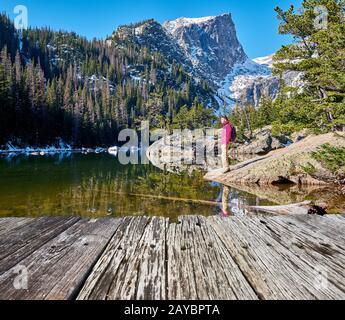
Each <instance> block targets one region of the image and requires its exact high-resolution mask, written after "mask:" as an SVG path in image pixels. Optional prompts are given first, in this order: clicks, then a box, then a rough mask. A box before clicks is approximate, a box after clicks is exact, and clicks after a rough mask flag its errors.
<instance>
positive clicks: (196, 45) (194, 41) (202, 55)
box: [163, 13, 248, 82]
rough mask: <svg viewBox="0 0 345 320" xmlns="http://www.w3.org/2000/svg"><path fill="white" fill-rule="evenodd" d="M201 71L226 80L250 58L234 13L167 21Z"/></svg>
mask: <svg viewBox="0 0 345 320" xmlns="http://www.w3.org/2000/svg"><path fill="white" fill-rule="evenodd" d="M163 27H164V29H165V30H166V31H167V33H168V34H169V35H170V36H171V37H172V38H173V39H174V40H176V41H177V43H178V44H179V46H180V47H181V48H182V50H183V51H184V53H185V55H186V57H187V58H188V59H189V60H190V61H191V63H192V65H193V67H194V69H197V71H198V73H200V74H204V75H209V77H210V78H211V79H210V80H212V81H213V82H215V81H219V80H222V79H224V77H225V76H226V75H227V74H228V73H229V72H230V71H231V70H232V68H233V67H234V65H236V64H239V63H243V62H245V61H246V60H247V59H248V58H247V55H246V54H245V52H244V50H243V47H242V45H241V44H240V42H239V40H238V38H237V33H236V28H235V24H234V22H233V20H232V17H231V14H230V13H226V14H223V15H220V16H211V17H204V18H179V19H177V20H173V21H167V22H165V23H164V24H163Z"/></svg>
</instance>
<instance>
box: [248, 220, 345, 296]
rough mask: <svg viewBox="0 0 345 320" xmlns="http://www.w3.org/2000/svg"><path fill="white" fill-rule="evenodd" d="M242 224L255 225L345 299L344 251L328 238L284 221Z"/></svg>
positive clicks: (251, 221) (258, 221)
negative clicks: (321, 274)
mask: <svg viewBox="0 0 345 320" xmlns="http://www.w3.org/2000/svg"><path fill="white" fill-rule="evenodd" d="M243 222H244V224H245V225H246V226H247V227H248V228H249V229H251V228H252V226H253V224H255V225H258V226H259V227H261V228H262V229H263V231H264V232H265V233H266V234H267V235H268V236H271V237H272V238H273V239H274V240H276V241H277V242H279V243H280V244H281V245H283V246H284V247H285V248H286V249H287V250H289V251H290V252H291V253H293V254H295V255H296V257H297V259H299V260H301V261H304V262H305V263H306V264H308V266H309V267H310V269H311V270H312V271H313V273H314V274H318V273H320V272H321V273H323V274H324V275H325V279H323V280H324V281H325V283H327V286H330V287H332V286H333V285H334V286H335V287H337V288H339V289H340V290H341V291H342V292H343V296H344V297H345V274H344V265H345V250H339V247H338V246H336V245H334V243H333V242H331V241H330V239H329V238H327V237H325V236H322V235H320V234H318V233H317V232H313V231H310V230H309V229H306V228H301V227H296V228H293V227H292V226H291V225H290V224H289V223H287V222H286V221H285V220H283V219H279V220H277V219H272V218H261V219H257V218H254V219H250V220H245V221H243ZM330 283H331V284H332V285H329V284H330Z"/></svg>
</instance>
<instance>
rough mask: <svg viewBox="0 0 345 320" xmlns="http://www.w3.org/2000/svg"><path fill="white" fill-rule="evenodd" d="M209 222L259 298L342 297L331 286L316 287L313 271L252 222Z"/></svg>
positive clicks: (339, 292) (230, 220) (337, 290)
mask: <svg viewBox="0 0 345 320" xmlns="http://www.w3.org/2000/svg"><path fill="white" fill-rule="evenodd" d="M209 220H210V223H211V224H212V226H213V228H214V230H215V231H216V232H217V234H218V235H219V236H220V238H221V239H222V240H223V241H224V243H225V244H226V245H227V246H228V248H229V250H230V252H231V255H232V256H233V258H234V260H235V261H236V262H237V264H238V265H239V267H240V268H241V270H242V272H243V274H244V275H245V276H246V278H247V280H248V281H250V283H251V285H252V287H253V288H254V289H255V291H256V292H257V294H258V295H259V296H260V298H261V299H332V298H340V299H341V298H344V292H343V291H342V290H340V289H338V288H337V287H335V286H334V285H333V284H328V286H326V287H321V288H320V287H319V286H318V283H317V277H318V276H319V274H318V273H317V272H316V270H315V269H314V268H312V267H311V266H310V265H309V264H307V263H306V262H305V261H304V260H303V259H300V258H299V257H298V256H296V255H295V254H294V253H292V252H291V249H287V248H286V247H284V246H283V245H282V244H281V243H279V242H277V241H276V240H275V239H274V238H272V237H270V236H269V234H268V233H267V232H266V231H263V229H262V226H259V224H258V223H255V222H253V221H254V219H247V218H232V219H226V220H220V219H219V218H209ZM249 223H250V227H249Z"/></svg>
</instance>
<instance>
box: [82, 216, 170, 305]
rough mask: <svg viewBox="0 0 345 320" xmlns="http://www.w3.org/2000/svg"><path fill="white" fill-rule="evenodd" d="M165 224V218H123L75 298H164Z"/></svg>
mask: <svg viewBox="0 0 345 320" xmlns="http://www.w3.org/2000/svg"><path fill="white" fill-rule="evenodd" d="M166 224H167V220H166V219H164V218H147V217H137V218H126V219H125V223H124V224H123V225H121V226H120V228H119V230H118V231H117V233H116V234H115V236H114V237H113V239H112V240H111V242H110V244H109V246H108V248H107V249H106V251H105V252H104V254H103V256H102V257H101V259H100V260H99V262H98V263H97V265H96V266H95V268H94V270H93V272H92V274H91V275H90V277H89V278H88V280H87V281H86V284H85V286H84V287H83V289H82V290H81V292H80V294H79V296H78V299H79V300H85V299H90V300H118V299H121V300H133V299H138V300H140V299H145V300H153V299H165V298H166V288H165V286H166V280H165V276H166V274H165V233H166Z"/></svg>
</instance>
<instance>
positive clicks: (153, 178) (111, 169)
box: [0, 153, 345, 219]
mask: <svg viewBox="0 0 345 320" xmlns="http://www.w3.org/2000/svg"><path fill="white" fill-rule="evenodd" d="M0 181H1V183H0V216H42V215H79V216H84V217H100V216H126V215H152V216H153V215H155V216H165V217H170V218H172V219H176V218H177V217H178V216H180V215H193V214H194V215H204V216H209V215H216V214H222V215H226V216H231V215H246V214H249V212H248V206H251V205H273V204H283V203H292V202H301V201H304V200H313V199H318V200H320V199H324V201H329V202H330V203H332V205H333V208H334V210H341V209H339V207H341V205H342V204H343V203H345V201H344V200H345V199H344V196H343V195H342V194H337V193H336V192H335V191H334V189H332V190H324V189H321V190H320V188H314V189H298V188H297V187H296V188H295V187H294V188H289V189H284V190H283V189H280V188H278V187H270V188H262V187H257V186H250V187H243V186H241V187H240V186H225V187H223V186H222V185H220V184H218V183H212V182H206V181H204V179H203V173H202V172H200V171H194V172H193V173H190V174H186V173H180V174H173V173H169V172H164V171H161V170H160V169H158V168H156V167H154V166H153V165H126V166H123V165H121V164H120V163H119V162H118V160H117V158H115V157H113V156H111V155H108V154H86V155H83V154H73V153H72V154H69V155H66V154H65V155H62V154H61V155H54V156H53V155H52V156H44V157H43V156H19V157H15V158H12V159H11V160H9V159H8V158H0Z"/></svg>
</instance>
